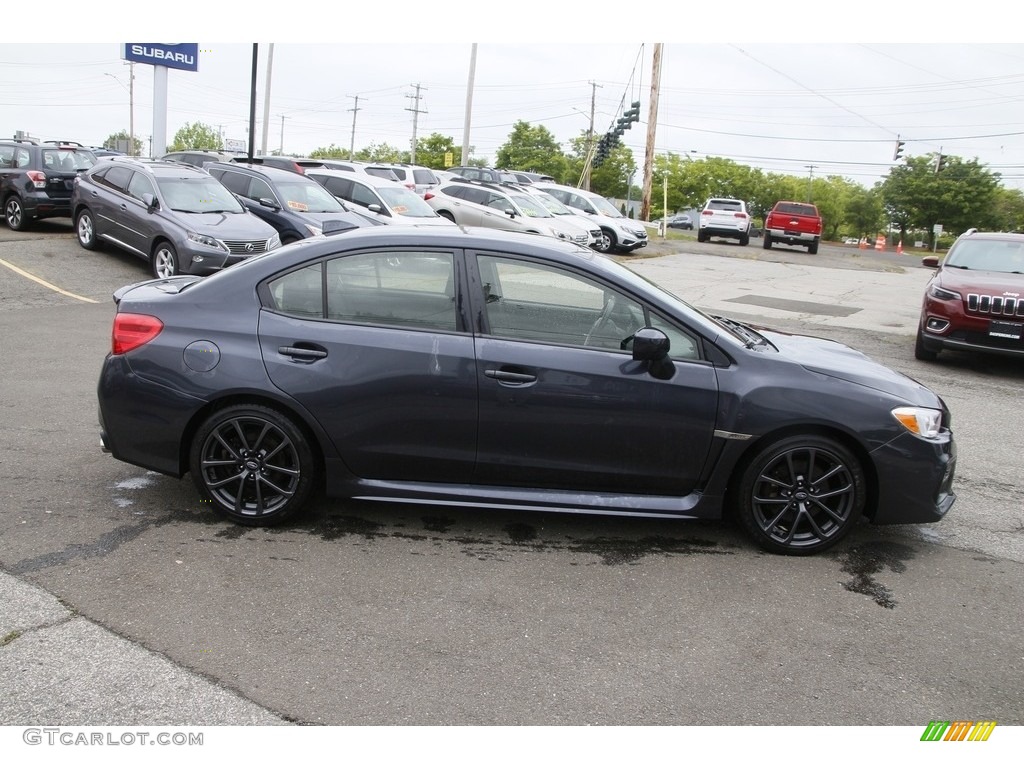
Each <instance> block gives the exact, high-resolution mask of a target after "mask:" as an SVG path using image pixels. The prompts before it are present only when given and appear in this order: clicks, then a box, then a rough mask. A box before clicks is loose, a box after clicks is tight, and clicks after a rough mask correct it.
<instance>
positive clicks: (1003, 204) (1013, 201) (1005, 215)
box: [995, 187, 1024, 232]
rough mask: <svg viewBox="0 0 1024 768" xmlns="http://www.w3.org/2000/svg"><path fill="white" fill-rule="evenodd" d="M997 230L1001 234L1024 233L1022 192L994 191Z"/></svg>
mask: <svg viewBox="0 0 1024 768" xmlns="http://www.w3.org/2000/svg"><path fill="white" fill-rule="evenodd" d="M995 207H996V212H997V215H998V217H999V224H998V227H997V228H998V229H1000V230H1001V231H1003V232H1024V192H1021V191H1020V190H1019V189H1005V188H1003V187H1000V188H999V189H998V190H996V200H995Z"/></svg>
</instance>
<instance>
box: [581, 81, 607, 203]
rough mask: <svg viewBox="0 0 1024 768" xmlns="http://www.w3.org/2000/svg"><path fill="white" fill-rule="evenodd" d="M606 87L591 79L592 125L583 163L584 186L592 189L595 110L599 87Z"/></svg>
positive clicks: (589, 129) (588, 134) (588, 133)
mask: <svg viewBox="0 0 1024 768" xmlns="http://www.w3.org/2000/svg"><path fill="white" fill-rule="evenodd" d="M598 88H604V86H603V85H598V84H597V83H595V82H594V81H593V80H591V81H590V127H589V128H588V129H587V158H586V161H585V162H584V164H583V188H584V189H585V190H587V191H588V192H589V191H590V171H591V169H592V168H593V165H592V164H591V157H592V155H593V154H594V110H595V109H596V101H597V89H598Z"/></svg>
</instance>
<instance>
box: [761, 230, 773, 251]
mask: <svg viewBox="0 0 1024 768" xmlns="http://www.w3.org/2000/svg"><path fill="white" fill-rule="evenodd" d="M761 247H762V248H764V249H765V250H766V251H770V250H771V249H772V236H771V235H769V234H768V233H767V232H765V233H764V241H763V242H762V243H761Z"/></svg>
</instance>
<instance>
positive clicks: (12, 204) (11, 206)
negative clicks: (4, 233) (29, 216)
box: [4, 195, 27, 232]
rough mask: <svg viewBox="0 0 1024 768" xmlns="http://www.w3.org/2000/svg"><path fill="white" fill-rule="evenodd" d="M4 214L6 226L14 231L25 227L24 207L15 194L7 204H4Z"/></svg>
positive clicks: (19, 230)
mask: <svg viewBox="0 0 1024 768" xmlns="http://www.w3.org/2000/svg"><path fill="white" fill-rule="evenodd" d="M4 215H5V216H6V217H7V226H8V227H10V228H11V229H13V230H14V231H15V232H21V231H22V230H24V229H25V226H26V224H27V222H26V221H25V209H24V208H23V207H22V205H21V200H20V199H19V198H18V196H17V195H14V196H12V197H11V198H10V199H9V200H8V201H7V205H5V206H4Z"/></svg>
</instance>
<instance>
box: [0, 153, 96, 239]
mask: <svg viewBox="0 0 1024 768" xmlns="http://www.w3.org/2000/svg"><path fill="white" fill-rule="evenodd" d="M95 164H96V155H94V154H93V153H92V152H91V151H89V150H88V149H86V148H84V147H82V146H81V145H77V144H57V143H49V142H47V143H44V144H38V143H36V142H34V141H28V140H25V139H15V140H11V141H0V202H2V204H3V212H4V216H6V218H7V226H8V227H10V228H11V229H13V230H17V231H20V230H24V229H26V228H27V227H28V226H29V224H31V223H32V222H33V221H35V220H37V219H45V218H49V217H51V216H70V215H71V190H72V187H73V186H74V181H75V178H76V177H77V176H78V174H79V172H80V171H84V170H86V169H88V168H92V167H93V166H94V165H95Z"/></svg>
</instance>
